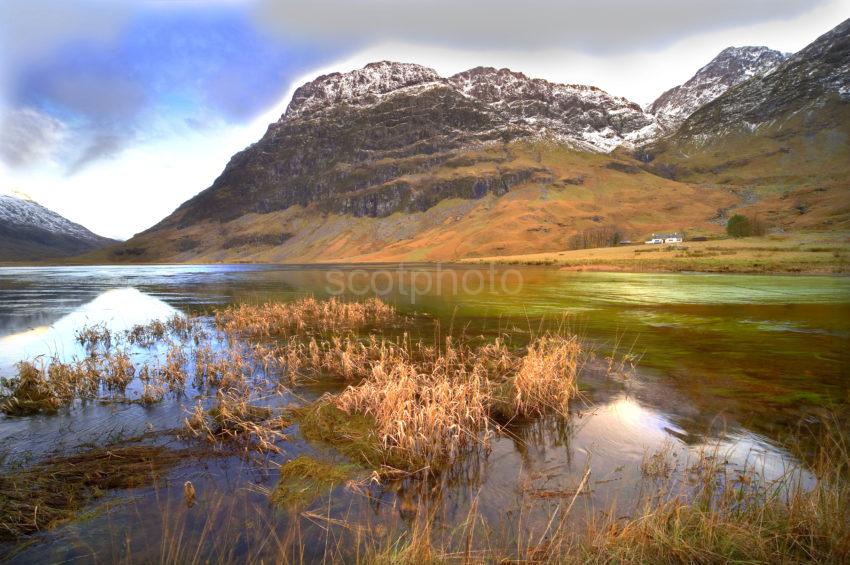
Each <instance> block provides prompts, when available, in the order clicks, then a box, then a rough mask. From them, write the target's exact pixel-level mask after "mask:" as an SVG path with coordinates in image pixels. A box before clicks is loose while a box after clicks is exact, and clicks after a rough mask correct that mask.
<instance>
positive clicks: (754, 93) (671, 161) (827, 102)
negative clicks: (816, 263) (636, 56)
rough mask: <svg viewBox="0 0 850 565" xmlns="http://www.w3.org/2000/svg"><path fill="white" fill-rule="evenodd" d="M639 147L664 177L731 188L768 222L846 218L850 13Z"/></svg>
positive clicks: (842, 221) (840, 221) (842, 223)
mask: <svg viewBox="0 0 850 565" xmlns="http://www.w3.org/2000/svg"><path fill="white" fill-rule="evenodd" d="M638 155H639V157H640V158H641V159H642V160H643V161H645V162H646V168H647V170H649V171H651V172H654V173H656V174H659V175H662V176H665V177H667V178H671V179H676V180H680V181H685V182H690V183H711V184H713V185H725V186H728V187H732V188H733V189H735V190H736V191H737V192H738V193H739V194H742V195H744V196H745V198H746V200H747V201H748V204H749V205H750V208H751V210H752V211H754V212H764V214H765V215H766V217H767V218H768V219H769V220H770V221H771V222H774V223H779V224H782V225H785V226H787V227H789V228H794V227H804V226H820V227H832V228H837V227H848V226H850V223H848V218H847V214H848V207H847V204H846V203H847V201H848V188H849V186H848V182H847V178H848V172H850V171H848V168H850V20H846V21H844V22H842V23H841V24H840V25H838V26H837V27H835V28H834V29H833V30H831V31H829V32H828V33H826V34H824V35H822V36H821V37H819V38H818V39H817V40H815V41H814V42H813V43H811V44H810V45H809V46H807V47H805V48H804V49H802V50H801V51H799V52H798V53H796V54H794V55H793V56H791V57H789V58H788V59H787V60H785V61H784V62H782V63H780V64H779V65H778V66H776V67H775V68H774V70H773V71H771V72H769V73H767V74H765V75H757V76H754V77H752V78H750V79H749V80H747V81H744V82H742V83H740V84H738V85H736V86H733V87H731V88H729V89H728V90H727V91H726V92H725V93H723V94H722V95H721V96H719V97H717V98H716V99H715V100H713V101H712V102H709V103H707V104H706V105H704V106H702V107H701V108H699V109H698V110H696V111H695V112H694V113H693V114H691V115H690V116H689V117H688V118H687V119H686V120H685V121H684V122H682V125H681V126H680V127H679V129H678V130H677V131H676V132H675V133H673V134H672V135H670V136H667V137H665V138H662V139H660V140H657V141H654V142H652V143H651V144H649V145H648V146H646V147H644V148H643V149H642V150H641V151H639V152H638Z"/></svg>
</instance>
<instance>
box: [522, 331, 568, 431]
mask: <svg viewBox="0 0 850 565" xmlns="http://www.w3.org/2000/svg"><path fill="white" fill-rule="evenodd" d="M580 354H581V346H580V344H579V342H578V339H577V338H576V337H575V336H572V337H563V336H544V337H541V338H540V339H538V340H536V341H534V342H532V343H531V344H530V345H529V346H528V352H527V353H526V355H525V357H523V359H522V361H521V364H520V367H519V370H518V371H517V372H516V375H515V376H514V377H513V399H514V402H513V403H514V407H515V409H516V412H517V414H520V415H524V416H529V415H534V414H541V413H543V412H544V411H545V410H550V409H551V410H554V411H556V412H558V413H561V414H566V413H567V412H568V411H569V401H570V399H571V398H572V397H573V396H574V395H575V393H576V373H577V371H578V363H579V355H580Z"/></svg>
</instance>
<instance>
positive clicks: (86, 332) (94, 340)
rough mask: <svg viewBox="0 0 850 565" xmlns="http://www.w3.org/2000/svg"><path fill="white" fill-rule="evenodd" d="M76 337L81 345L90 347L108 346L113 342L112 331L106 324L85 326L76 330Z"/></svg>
mask: <svg viewBox="0 0 850 565" xmlns="http://www.w3.org/2000/svg"><path fill="white" fill-rule="evenodd" d="M74 337H75V338H76V339H77V342H78V343H79V344H80V345H82V346H83V347H87V348H90V349H94V348H95V347H97V346H98V345H102V346H104V347H106V348H108V347H109V346H110V345H111V344H112V331H110V329H109V328H108V327H107V326H106V324H94V325H91V326H84V327H82V328H80V329H78V330H76V331H75V332H74Z"/></svg>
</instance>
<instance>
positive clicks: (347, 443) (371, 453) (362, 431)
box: [292, 400, 412, 470]
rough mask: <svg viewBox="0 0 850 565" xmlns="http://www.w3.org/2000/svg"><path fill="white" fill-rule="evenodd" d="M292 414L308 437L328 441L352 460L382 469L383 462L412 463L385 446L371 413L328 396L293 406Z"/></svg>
mask: <svg viewBox="0 0 850 565" xmlns="http://www.w3.org/2000/svg"><path fill="white" fill-rule="evenodd" d="M292 416H293V418H294V419H295V420H297V421H298V423H299V425H300V428H301V434H302V435H303V436H304V438H305V439H307V440H310V441H320V442H323V443H326V444H328V445H330V446H332V447H333V448H334V449H336V450H337V451H338V452H339V453H341V454H342V455H344V456H346V457H348V458H349V459H351V460H352V461H357V462H359V463H361V464H363V465H364V466H366V467H369V468H372V469H379V468H380V467H381V465H388V466H391V467H395V468H397V469H408V467H409V463H407V462H406V461H405V459H404V457H401V456H400V454H398V453H396V452H395V450H394V449H391V448H384V446H383V445H382V443H381V438H380V437H379V436H378V433H377V431H376V430H377V429H378V426H377V424H376V423H375V419H374V418H372V417H371V416H368V415H366V414H348V413H347V412H344V411H342V410H340V409H339V408H337V407H336V406H335V405H334V404H333V403H331V402H330V401H328V400H318V401H316V402H315V403H313V404H311V405H309V406H305V407H303V408H299V409H297V410H293V411H292ZM410 470H412V469H410Z"/></svg>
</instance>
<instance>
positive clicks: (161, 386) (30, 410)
mask: <svg viewBox="0 0 850 565" xmlns="http://www.w3.org/2000/svg"><path fill="white" fill-rule="evenodd" d="M17 368H18V375H17V376H16V377H13V378H8V379H6V378H4V379H0V385H2V387H3V389H5V394H4V395H3V396H2V397H0V411H2V412H4V413H5V414H7V415H9V416H26V415H30V414H36V413H39V412H45V413H53V412H56V411H57V410H58V409H59V408H61V407H63V406H67V405H70V404H71V403H72V402H73V401H74V400H95V399H98V398H99V397H100V396H101V395H102V394H110V395H119V396H121V397H123V396H125V395H126V391H127V387H128V386H129V385H130V383H131V382H132V381H133V379H134V378H136V377H138V379H139V381H140V382H141V383H142V385H143V392H142V395H141V396H140V398H138V401H139V402H140V403H142V404H152V403H154V402H158V401H160V400H162V399H163V397H164V392H165V386H166V385H168V387H169V390H171V391H182V390H183V388H182V385H183V383H184V382H185V380H186V378H187V377H186V374H185V373H183V372H182V370H181V371H179V372H178V371H177V370H176V369H175V367H174V365H173V364H172V365H170V366H169V365H166V367H165V368H164V369H157V368H152V367H149V366H148V365H147V364H145V363H142V364H140V365H138V366H137V365H135V364H134V363H133V361H132V360H131V358H130V355H129V353H127V352H126V351H121V350H118V351H115V352H111V351H107V352H106V353H104V354H103V355H101V356H98V357H87V358H86V359H84V360H82V361H73V362H63V361H61V360H60V359H59V358H58V357H53V358H51V359H49V360H46V361H45V360H44V359H43V358H42V359H41V360H40V362H38V363H36V362H30V361H22V362H20V363H18V364H17ZM109 400H114V397H113V398H110V399H109Z"/></svg>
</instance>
